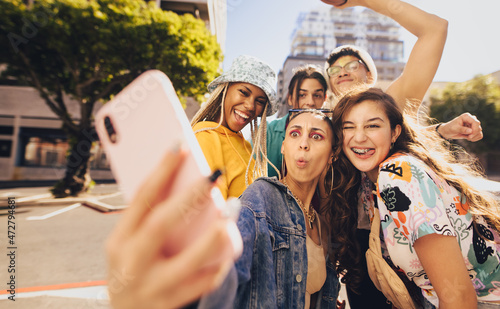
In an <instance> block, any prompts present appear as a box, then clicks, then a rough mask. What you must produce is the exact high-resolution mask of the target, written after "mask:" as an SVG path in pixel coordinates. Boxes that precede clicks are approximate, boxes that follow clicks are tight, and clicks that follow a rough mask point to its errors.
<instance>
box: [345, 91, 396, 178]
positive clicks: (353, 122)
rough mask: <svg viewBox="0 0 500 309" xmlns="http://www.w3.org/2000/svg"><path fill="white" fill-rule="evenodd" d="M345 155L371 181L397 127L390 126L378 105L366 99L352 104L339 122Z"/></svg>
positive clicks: (376, 174)
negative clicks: (340, 123) (340, 122)
mask: <svg viewBox="0 0 500 309" xmlns="http://www.w3.org/2000/svg"><path fill="white" fill-rule="evenodd" d="M342 129H343V136H344V141H343V145H342V149H343V151H344V153H345V155H346V157H347V158H348V159H349V161H351V163H352V164H353V165H354V166H355V167H356V168H357V169H358V170H360V171H362V172H365V173H366V174H367V176H368V178H370V180H371V181H372V182H374V183H375V182H376V181H377V176H378V166H379V164H380V163H381V162H382V161H384V160H385V159H386V158H387V156H388V154H389V150H390V148H391V144H392V143H394V142H395V141H396V140H397V138H398V137H399V134H400V133H401V126H400V125H397V126H396V127H395V128H394V130H392V129H391V123H390V121H389V118H388V117H387V115H386V112H385V110H384V109H383V108H382V106H381V104H380V103H378V102H376V101H371V100H366V101H363V102H361V103H359V104H356V105H354V106H353V107H352V108H351V109H350V110H348V111H347V112H346V113H345V116H344V118H343V121H342Z"/></svg>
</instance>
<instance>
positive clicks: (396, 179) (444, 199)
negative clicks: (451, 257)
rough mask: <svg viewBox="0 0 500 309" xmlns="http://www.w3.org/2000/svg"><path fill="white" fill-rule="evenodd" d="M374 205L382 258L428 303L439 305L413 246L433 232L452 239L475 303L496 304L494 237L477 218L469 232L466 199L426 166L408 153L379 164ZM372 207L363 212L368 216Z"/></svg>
mask: <svg viewBox="0 0 500 309" xmlns="http://www.w3.org/2000/svg"><path fill="white" fill-rule="evenodd" d="M377 205H378V207H379V211H380V221H381V225H382V230H383V233H384V241H385V247H386V249H387V251H386V252H384V256H386V257H387V256H390V258H391V260H392V262H393V263H394V265H396V267H399V268H401V269H402V270H403V271H404V272H405V273H406V275H407V276H408V278H410V279H412V280H413V281H414V282H415V283H416V284H417V285H418V286H419V287H420V288H421V289H422V292H423V295H424V296H425V297H426V298H427V299H428V300H429V301H430V302H431V303H433V304H434V305H435V306H438V298H437V294H436V292H435V291H434V289H433V287H432V285H431V283H430V281H429V280H428V279H427V276H426V274H425V271H424V269H423V267H422V265H421V264H420V261H419V259H418V256H417V254H416V252H415V250H414V249H413V244H414V243H415V241H416V240H417V239H418V238H420V237H422V236H425V235H428V234H432V233H436V234H441V235H449V236H454V237H456V239H457V241H458V243H459V245H460V248H461V251H462V254H463V258H464V261H465V264H466V266H467V269H468V270H469V274H470V277H471V278H472V283H473V285H474V287H475V289H476V292H477V296H478V299H479V300H482V301H493V300H500V265H499V262H500V244H499V243H500V236H499V233H498V232H497V231H495V230H493V229H491V228H490V227H489V226H488V224H487V223H486V221H485V220H484V219H483V218H481V217H480V218H478V221H477V223H478V224H477V227H478V229H477V230H476V229H474V228H473V225H472V215H471V214H470V212H469V205H468V202H467V200H466V198H465V197H464V196H462V194H461V193H460V192H458V191H457V190H456V189H455V188H454V187H452V186H450V185H448V184H447V183H446V182H445V181H444V180H443V179H441V178H439V177H438V176H437V175H436V174H435V173H434V171H433V170H432V169H430V167H429V166H427V165H426V164H425V163H423V162H422V161H420V160H419V159H417V158H415V157H413V156H411V155H407V154H395V155H393V156H392V157H390V158H388V159H387V160H385V161H384V162H382V163H381V164H380V166H379V176H378V180H377ZM371 207H372V208H371V209H369V210H368V213H369V216H370V218H373V205H372V206H371ZM478 233H481V235H482V236H483V237H481V236H480V235H478ZM485 239H488V240H491V241H485ZM495 241H496V242H497V243H496V244H495Z"/></svg>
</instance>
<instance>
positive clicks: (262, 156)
mask: <svg viewBox="0 0 500 309" xmlns="http://www.w3.org/2000/svg"><path fill="white" fill-rule="evenodd" d="M268 105H269V104H267V105H266V107H265V108H264V111H263V112H262V117H261V120H260V124H259V126H258V128H257V131H255V127H257V119H255V120H254V122H255V124H254V126H253V127H251V131H252V132H251V136H252V140H253V147H252V154H251V158H250V160H251V159H252V158H254V159H255V165H254V170H253V173H252V180H255V179H257V178H259V177H263V176H267V175H268V173H267V164H268V163H270V164H271V165H272V163H271V161H269V159H268V158H267V120H266V118H267V117H266V115H267V108H268ZM272 166H273V167H274V168H275V169H276V167H275V166H274V165H272ZM249 169H250V165H248V166H247V172H246V174H245V184H246V185H247V186H248V172H249Z"/></svg>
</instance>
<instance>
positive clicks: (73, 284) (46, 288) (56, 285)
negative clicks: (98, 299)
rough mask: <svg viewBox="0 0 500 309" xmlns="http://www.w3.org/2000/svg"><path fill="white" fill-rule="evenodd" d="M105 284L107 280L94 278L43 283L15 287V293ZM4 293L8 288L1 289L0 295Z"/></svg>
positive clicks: (7, 292) (7, 291)
mask: <svg viewBox="0 0 500 309" xmlns="http://www.w3.org/2000/svg"><path fill="white" fill-rule="evenodd" d="M107 284H108V282H107V280H96V281H86V282H74V283H63V284H53V285H45V286H32V287H27V288H19V289H16V293H29V292H40V291H52V290H65V289H74V288H84V287H91V286H105V285H107ZM4 294H9V290H1V291H0V295H4Z"/></svg>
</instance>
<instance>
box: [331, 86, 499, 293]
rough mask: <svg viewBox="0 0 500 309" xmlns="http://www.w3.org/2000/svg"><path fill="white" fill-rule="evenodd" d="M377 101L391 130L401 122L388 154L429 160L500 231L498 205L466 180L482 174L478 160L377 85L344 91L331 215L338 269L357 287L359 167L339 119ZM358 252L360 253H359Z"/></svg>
mask: <svg viewBox="0 0 500 309" xmlns="http://www.w3.org/2000/svg"><path fill="white" fill-rule="evenodd" d="M367 100H369V101H375V102H378V103H379V106H380V107H381V108H382V109H383V110H384V111H385V114H386V115H387V117H388V119H389V121H390V124H391V129H392V130H394V129H395V128H396V126H397V125H400V126H401V134H400V135H399V137H398V139H397V140H396V142H395V143H394V145H393V147H392V149H391V150H390V151H389V154H388V157H390V156H391V155H393V154H394V153H407V154H411V155H413V156H415V157H416V158H418V159H420V160H421V161H422V162H424V163H425V164H427V165H428V166H429V167H430V168H431V169H432V170H433V171H434V172H435V173H436V174H437V175H438V177H440V178H442V179H444V180H445V181H446V182H447V183H448V184H449V185H451V186H453V187H454V188H456V189H457V190H458V192H461V193H462V194H463V195H465V196H466V197H467V199H468V202H469V211H470V212H471V214H472V215H473V218H474V227H475V228H476V223H475V222H476V218H477V217H478V216H482V217H483V218H484V219H485V220H486V222H488V224H489V225H490V226H491V227H492V228H494V229H496V230H497V231H500V205H499V203H498V202H497V201H496V200H495V199H494V198H493V197H492V195H491V194H489V193H487V192H484V191H481V190H480V189H479V188H476V187H475V186H474V184H473V183H470V182H468V180H469V181H470V179H473V178H474V177H482V176H483V174H482V172H481V171H480V170H479V168H478V165H477V164H476V160H475V159H473V158H472V157H471V156H470V155H469V154H467V153H466V152H465V151H463V150H461V153H460V155H457V151H460V149H454V151H451V150H450V145H449V143H448V142H446V141H444V140H443V139H441V138H440V137H439V136H438V135H437V133H436V132H435V130H428V129H425V128H423V127H419V126H418V125H417V124H416V122H415V121H414V120H412V119H410V118H409V116H406V115H403V114H402V112H401V110H400V109H399V108H398V105H397V104H396V102H395V101H394V99H393V98H392V97H391V96H390V95H388V94H386V93H385V92H383V91H382V90H380V89H378V88H368V89H367V88H363V89H356V90H353V91H352V92H349V93H348V94H346V95H345V96H344V97H343V98H342V99H341V100H340V101H339V103H338V104H337V106H336V107H335V109H334V110H333V116H332V122H333V127H334V136H335V139H334V140H335V141H336V144H335V145H334V157H336V158H337V161H336V162H335V164H334V168H335V172H336V173H335V176H336V179H335V186H334V188H335V190H336V191H338V192H337V194H336V195H335V197H334V198H332V199H331V201H330V203H331V204H330V205H329V211H330V213H329V218H330V225H331V228H332V231H334V232H332V237H333V242H334V244H336V246H335V247H334V258H335V261H337V262H338V264H337V270H338V272H339V273H345V275H344V277H343V281H344V283H346V284H347V285H350V286H352V287H353V288H356V285H357V283H359V279H360V276H359V270H360V265H359V255H360V254H364V253H361V252H360V249H359V246H358V245H357V244H355V243H354V242H355V239H356V238H355V234H354V233H355V231H356V227H357V216H358V214H357V211H358V209H357V205H358V201H357V199H358V195H357V193H358V190H359V185H360V181H361V179H360V172H359V171H358V170H357V169H356V168H355V167H354V166H353V165H352V164H351V162H350V161H349V160H348V159H347V157H346V156H345V154H344V153H343V151H342V145H343V141H344V138H343V129H342V128H343V120H344V117H345V115H346V114H347V113H348V112H349V111H350V110H351V108H352V107H353V106H355V105H356V104H359V103H362V102H364V101H367ZM357 257H358V258H357Z"/></svg>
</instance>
